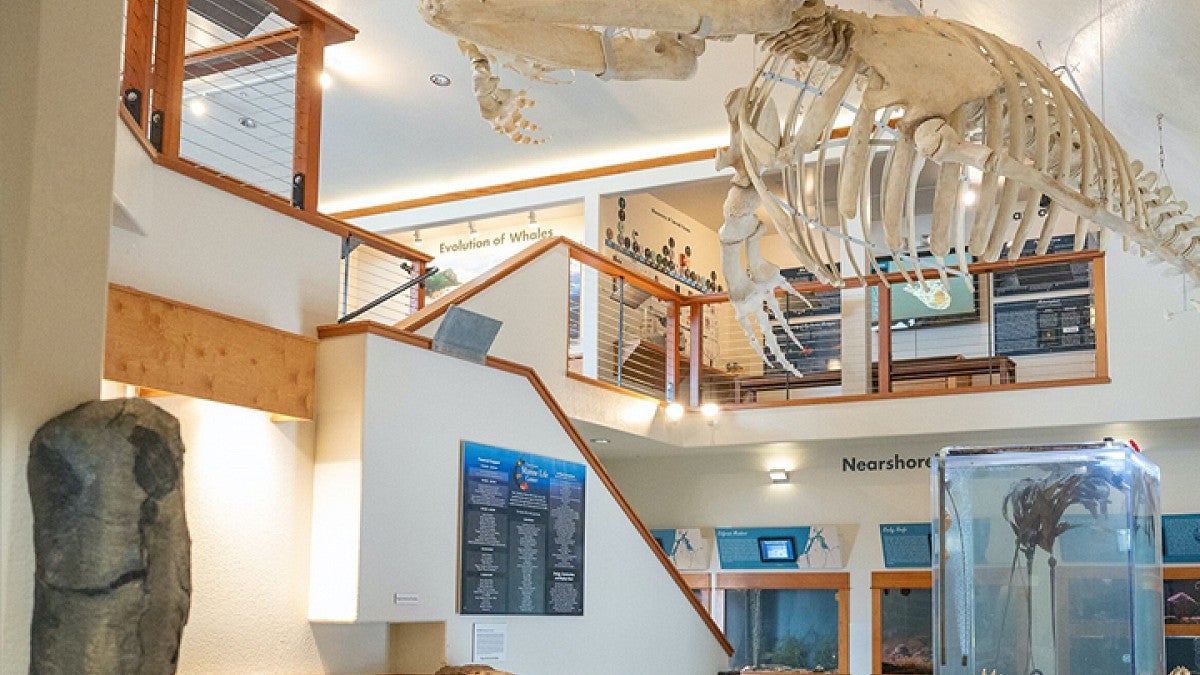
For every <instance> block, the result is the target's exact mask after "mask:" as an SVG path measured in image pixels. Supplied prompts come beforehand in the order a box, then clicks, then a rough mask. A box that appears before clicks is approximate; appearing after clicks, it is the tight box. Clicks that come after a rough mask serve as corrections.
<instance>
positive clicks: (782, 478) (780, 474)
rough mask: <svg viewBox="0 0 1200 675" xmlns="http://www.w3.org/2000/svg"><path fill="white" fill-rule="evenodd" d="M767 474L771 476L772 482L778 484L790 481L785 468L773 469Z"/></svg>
mask: <svg viewBox="0 0 1200 675" xmlns="http://www.w3.org/2000/svg"><path fill="white" fill-rule="evenodd" d="M767 475H768V476H770V477H771V482H772V483H774V484H776V485H778V484H780V483H786V482H788V472H787V471H786V470H784V469H771V470H770V471H768V472H767Z"/></svg>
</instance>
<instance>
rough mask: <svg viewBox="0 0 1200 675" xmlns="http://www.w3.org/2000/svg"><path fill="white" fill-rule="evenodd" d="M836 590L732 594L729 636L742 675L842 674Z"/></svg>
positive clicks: (727, 615)
mask: <svg viewBox="0 0 1200 675" xmlns="http://www.w3.org/2000/svg"><path fill="white" fill-rule="evenodd" d="M838 631H839V627H838V601H837V591H836V590H823V589H765V588H764V589H759V588H754V589H743V590H734V589H730V590H727V591H725V634H726V635H727V636H728V637H729V642H730V643H731V644H732V645H733V648H734V652H733V658H732V659H730V667H731V668H733V669H735V670H737V671H740V672H771V671H788V672H791V671H797V670H803V671H809V672H818V673H819V672H829V673H835V672H838V670H839V669H838V666H839V665H840V664H838Z"/></svg>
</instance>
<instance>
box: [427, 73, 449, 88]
mask: <svg viewBox="0 0 1200 675" xmlns="http://www.w3.org/2000/svg"><path fill="white" fill-rule="evenodd" d="M429 81H430V82H432V83H433V84H434V85H435V86H438V87H449V86H450V76H449V75H445V74H442V73H434V74H432V75H430V76H429Z"/></svg>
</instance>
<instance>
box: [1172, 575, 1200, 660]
mask: <svg viewBox="0 0 1200 675" xmlns="http://www.w3.org/2000/svg"><path fill="white" fill-rule="evenodd" d="M1163 619H1164V621H1165V622H1166V626H1165V629H1166V638H1167V664H1166V665H1167V671H1168V672H1169V671H1170V670H1171V669H1172V668H1174V667H1176V666H1184V667H1186V668H1188V669H1190V670H1191V671H1192V672H1197V670H1198V669H1200V565H1172V566H1169V567H1164V568H1163Z"/></svg>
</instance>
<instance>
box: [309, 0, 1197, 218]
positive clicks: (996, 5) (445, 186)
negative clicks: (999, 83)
mask: <svg viewBox="0 0 1200 675" xmlns="http://www.w3.org/2000/svg"><path fill="white" fill-rule="evenodd" d="M564 1H566V0H564ZM895 1H897V0H889V2H885V1H884V0H847V2H845V3H843V7H845V8H847V9H857V10H866V11H871V12H876V11H883V10H886V9H888V8H889V5H890V3H891V2H895ZM1102 3H1103V5H1104V7H1103V20H1102V21H1101V20H1100V15H1101V4H1102ZM323 4H324V5H326V6H327V7H328V8H329V9H331V10H332V11H334V12H335V13H336V14H338V15H339V16H341V17H343V18H345V19H346V20H348V21H349V22H350V23H352V24H353V25H355V26H357V27H358V28H359V29H360V33H359V36H358V38H357V39H356V40H355V41H354V42H352V43H349V44H346V45H340V46H338V47H335V48H333V49H331V50H330V51H329V54H328V56H327V60H328V62H329V67H330V70H332V71H334V77H335V82H334V85H333V86H332V87H331V88H330V89H328V90H327V91H326V99H325V100H326V103H325V113H324V120H323V121H324V141H323V148H322V164H323V170H322V176H321V197H322V199H321V204H322V209H323V210H325V211H338V210H343V209H346V208H352V207H358V206H364V205H371V204H377V203H383V202H387V201H393V200H396V199H403V198H410V197H414V196H421V195H429V194H439V193H443V192H446V191H448V190H451V189H457V188H461V187H465V186H468V185H488V184H494V183H497V182H502V181H505V180H513V179H515V178H519V177H531V176H536V175H539V174H545V173H549V172H557V171H562V170H566V168H568V167H570V168H580V165H601V164H609V163H613V162H615V161H620V160H622V159H626V160H627V159H630V158H633V157H638V156H641V157H646V156H655V155H661V154H665V153H667V152H681V151H684V150H687V149H698V148H705V147H713V146H714V145H717V144H718V143H719V142H720V137H721V136H722V135H723V134H724V133H725V117H724V110H723V107H722V102H723V100H724V98H725V94H726V93H727V92H728V91H729V90H730V89H732V88H734V87H737V86H741V85H743V84H744V83H745V82H746V81H747V80H748V79H749V77H750V76H751V74H752V72H751V69H752V67H753V61H754V48H753V44H752V43H751V41H750V40H749V39H747V38H742V39H739V40H738V41H735V42H733V43H729V44H722V43H715V44H711V45H710V47H709V49H708V52H707V53H706V54H705V55H704V56H703V57H702V58H701V60H700V68H699V72H698V74H697V75H696V77H695V79H693V80H691V81H688V82H682V83H681V82H601V81H599V80H597V79H596V78H594V77H592V76H590V75H582V74H581V75H579V76H578V81H576V82H575V83H573V84H569V85H561V86H551V85H543V84H537V83H533V84H530V83H527V82H524V81H523V79H522V78H521V77H520V76H518V75H516V74H514V73H511V72H505V73H504V78H505V80H506V84H507V86H513V87H516V88H520V87H525V86H528V87H529V88H530V89H531V92H532V95H533V97H534V98H535V99H537V101H538V105H537V107H535V108H533V109H532V110H531V111H530V117H532V118H533V119H534V121H535V122H537V123H538V124H540V125H542V127H543V129H544V130H545V131H546V133H547V134H548V135H549V141H548V142H547V143H546V144H545V145H540V146H529V145H515V144H513V143H511V142H510V141H508V140H507V139H506V138H504V137H502V136H500V135H498V134H496V133H494V132H492V131H491V129H490V126H489V125H488V124H486V123H484V122H483V121H482V120H480V119H479V117H478V112H477V107H476V105H475V103H474V100H473V97H472V94H471V90H470V76H469V67H468V63H467V61H466V59H465V58H463V57H462V56H461V55H460V54H459V53H458V49H457V47H456V45H455V40H454V39H453V38H451V37H450V36H448V35H444V34H442V33H440V32H438V31H436V30H435V29H433V28H430V27H429V26H428V25H426V24H425V23H424V21H422V19H421V18H420V16H419V15H418V13H417V2H416V0H399V1H397V0H387V1H384V0H354V1H353V2H351V1H350V0H326V1H325V2H323ZM924 9H925V11H926V12H927V13H933V12H937V14H938V15H939V16H943V17H948V18H953V19H959V20H962V21H966V22H968V23H972V24H975V25H978V26H981V27H983V28H985V29H988V30H990V31H992V32H994V33H996V34H998V35H1000V36H1001V37H1003V38H1005V39H1007V40H1008V41H1010V42H1014V43H1016V44H1018V45H1021V46H1023V47H1025V48H1027V49H1029V50H1030V51H1032V52H1033V53H1034V54H1035V55H1037V56H1040V55H1041V53H1042V52H1041V50H1040V49H1039V48H1038V44H1037V43H1038V41H1041V43H1042V45H1043V47H1044V50H1045V53H1046V56H1047V61H1048V63H1049V64H1050V65H1051V66H1057V65H1060V64H1063V63H1066V64H1068V65H1071V66H1072V67H1074V68H1075V69H1076V70H1077V72H1076V77H1077V78H1078V80H1079V83H1080V85H1081V87H1082V89H1083V92H1084V95H1085V97H1086V98H1087V100H1088V102H1089V103H1090V104H1091V105H1092V107H1093V108H1095V109H1097V110H1099V111H1100V112H1101V114H1102V116H1103V118H1104V119H1105V120H1106V121H1107V123H1108V126H1109V127H1110V128H1111V129H1112V130H1113V132H1114V133H1115V134H1116V136H1117V137H1118V138H1119V139H1120V140H1121V141H1122V142H1123V143H1124V144H1125V146H1126V148H1127V149H1128V150H1129V152H1130V154H1131V156H1133V157H1140V158H1142V159H1143V161H1145V162H1146V164H1147V165H1149V166H1157V164H1158V141H1157V131H1156V120H1155V118H1156V115H1157V114H1158V113H1160V112H1161V113H1165V115H1166V119H1165V131H1166V135H1165V140H1166V149H1167V167H1168V169H1169V172H1170V176H1171V178H1172V179H1173V183H1174V184H1175V186H1176V192H1177V193H1179V194H1181V195H1184V196H1185V197H1186V196H1187V195H1188V194H1189V193H1192V192H1194V190H1193V189H1192V188H1191V186H1192V185H1194V184H1196V182H1197V179H1198V178H1200V171H1197V168H1198V167H1200V164H1198V163H1197V162H1196V160H1195V159H1194V158H1195V157H1196V156H1197V154H1198V153H1200V115H1198V114H1197V113H1196V112H1195V111H1197V110H1200V87H1198V86H1197V84H1198V80H1200V47H1198V46H1197V42H1196V38H1195V33H1194V27H1195V26H1198V25H1200V2H1197V1H1196V0H1054V1H1053V2H1048V1H1047V0H1005V1H1002V2H980V1H979V0H925V1H924ZM434 72H442V73H445V74H447V75H449V76H450V77H451V78H452V79H453V84H452V86H450V87H448V88H438V87H435V86H433V85H432V84H430V83H429V80H428V78H429V75H430V74H431V73H434ZM614 153H620V154H614ZM1197 194H1200V192H1198V193H1197ZM1193 200H1194V201H1195V200H1200V196H1197V197H1194V198H1193ZM1196 203H1200V201H1196Z"/></svg>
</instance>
